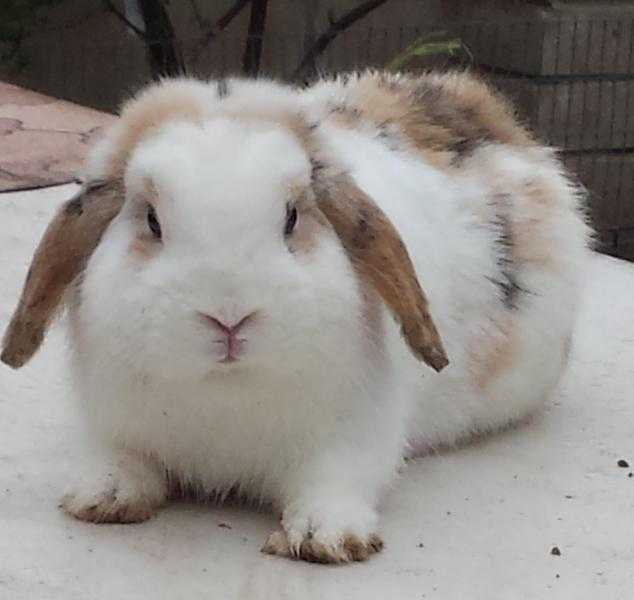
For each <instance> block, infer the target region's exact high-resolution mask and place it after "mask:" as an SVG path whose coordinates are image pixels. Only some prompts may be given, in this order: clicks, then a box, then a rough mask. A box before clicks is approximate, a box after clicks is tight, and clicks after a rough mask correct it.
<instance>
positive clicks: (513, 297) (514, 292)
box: [491, 195, 527, 310]
mask: <svg viewBox="0 0 634 600" xmlns="http://www.w3.org/2000/svg"><path fill="white" fill-rule="evenodd" d="M508 201H509V198H508V197H507V196H505V195H502V196H500V197H499V198H498V199H497V202H496V203H498V204H506V203H508ZM500 208H501V207H500ZM493 225H494V226H495V227H496V229H497V230H498V237H497V240H496V252H497V264H498V268H499V276H498V277H496V278H492V279H491V280H492V281H493V282H494V283H495V284H496V285H497V286H499V288H500V290H501V292H502V302H503V303H504V306H505V307H506V308H508V309H509V310H515V309H517V305H518V300H519V297H520V294H522V293H525V292H527V290H525V289H524V288H522V287H521V286H520V285H519V283H518V281H517V265H516V264H515V260H514V259H513V237H512V233H511V227H510V224H509V221H508V218H507V217H506V215H504V214H502V213H501V212H499V213H498V215H497V217H496V220H495V222H494V223H493Z"/></svg>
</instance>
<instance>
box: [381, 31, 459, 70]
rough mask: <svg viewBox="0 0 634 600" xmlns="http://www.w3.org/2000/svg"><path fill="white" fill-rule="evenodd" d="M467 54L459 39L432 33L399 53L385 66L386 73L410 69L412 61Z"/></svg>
mask: <svg viewBox="0 0 634 600" xmlns="http://www.w3.org/2000/svg"><path fill="white" fill-rule="evenodd" d="M462 54H467V55H468V54H469V50H468V49H467V47H466V46H465V45H464V44H463V43H462V40H461V39H460V38H456V37H451V36H449V34H448V33H447V32H446V31H434V32H432V33H427V34H425V35H422V36H420V37H419V38H417V39H415V40H414V41H413V42H412V43H411V44H409V46H407V47H406V48H405V49H404V50H402V51H401V52H399V53H398V54H397V55H396V56H395V57H394V58H393V59H392V60H391V61H390V62H389V63H388V64H387V65H386V69H387V70H388V71H401V70H403V69H407V68H409V67H411V65H412V63H413V62H414V61H424V60H425V59H428V58H437V57H439V56H446V57H448V58H451V57H455V56H458V55H462Z"/></svg>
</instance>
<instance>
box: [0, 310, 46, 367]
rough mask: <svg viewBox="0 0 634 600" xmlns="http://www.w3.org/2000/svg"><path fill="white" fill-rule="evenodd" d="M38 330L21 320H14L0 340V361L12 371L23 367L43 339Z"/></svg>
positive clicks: (41, 333)
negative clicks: (0, 351)
mask: <svg viewBox="0 0 634 600" xmlns="http://www.w3.org/2000/svg"><path fill="white" fill-rule="evenodd" d="M43 337H44V336H43V332H42V331H41V330H40V329H39V328H37V327H36V328H33V327H29V324H28V323H27V324H25V323H24V322H22V321H21V320H19V319H18V320H17V321H16V320H14V321H13V322H12V323H11V324H10V325H9V328H8V329H7V332H6V333H5V336H4V339H3V340H2V353H1V354H0V361H2V362H3V363H4V364H5V365H8V366H9V367H11V368H12V369H19V368H20V367H22V366H24V365H25V364H26V363H27V362H29V360H30V359H31V357H32V356H33V355H34V354H35V352H36V351H37V349H38V348H39V346H40V344H41V343H42V339H43Z"/></svg>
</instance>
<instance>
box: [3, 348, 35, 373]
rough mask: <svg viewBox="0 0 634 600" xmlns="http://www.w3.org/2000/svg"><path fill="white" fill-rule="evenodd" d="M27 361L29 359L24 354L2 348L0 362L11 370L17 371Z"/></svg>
mask: <svg viewBox="0 0 634 600" xmlns="http://www.w3.org/2000/svg"><path fill="white" fill-rule="evenodd" d="M28 359H29V357H28V356H25V354H24V352H20V351H19V350H17V351H16V350H14V349H12V348H4V349H3V350H2V354H0V361H2V362H3V363H4V364H5V365H7V366H9V367H11V368H12V369H19V368H20V367H21V366H23V365H24V364H25V363H26V362H27V360H28Z"/></svg>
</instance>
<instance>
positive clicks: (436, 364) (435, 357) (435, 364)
mask: <svg viewBox="0 0 634 600" xmlns="http://www.w3.org/2000/svg"><path fill="white" fill-rule="evenodd" d="M425 362H426V363H427V364H428V365H429V366H430V367H431V368H432V369H434V371H436V373H440V372H441V371H442V370H443V369H444V368H445V367H446V366H447V365H448V364H449V359H448V358H447V355H446V354H445V353H444V352H441V351H439V350H437V349H435V348H434V350H432V352H429V353H427V355H426V356H425Z"/></svg>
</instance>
